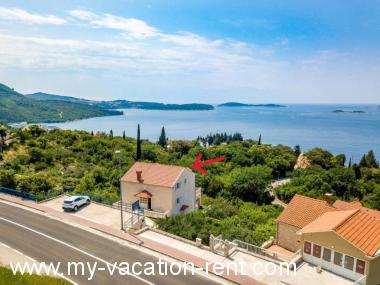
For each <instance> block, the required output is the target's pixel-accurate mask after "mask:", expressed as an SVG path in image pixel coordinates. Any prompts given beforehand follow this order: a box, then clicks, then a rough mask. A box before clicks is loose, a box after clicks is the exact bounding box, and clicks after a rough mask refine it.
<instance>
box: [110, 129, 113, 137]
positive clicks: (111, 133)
mask: <svg viewBox="0 0 380 285" xmlns="http://www.w3.org/2000/svg"><path fill="white" fill-rule="evenodd" d="M110 137H111V139H112V138H113V130H111V131H110Z"/></svg>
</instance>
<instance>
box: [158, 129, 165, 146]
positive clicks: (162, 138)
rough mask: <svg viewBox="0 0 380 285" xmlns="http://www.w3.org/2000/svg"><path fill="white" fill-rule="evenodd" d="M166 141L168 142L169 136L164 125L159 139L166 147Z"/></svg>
mask: <svg viewBox="0 0 380 285" xmlns="http://www.w3.org/2000/svg"><path fill="white" fill-rule="evenodd" d="M166 143H167V138H166V133H165V128H164V127H162V129H161V135H160V137H159V139H158V144H159V145H160V146H162V147H163V148H165V147H166Z"/></svg>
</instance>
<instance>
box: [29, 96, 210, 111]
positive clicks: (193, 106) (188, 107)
mask: <svg viewBox="0 0 380 285" xmlns="http://www.w3.org/2000/svg"><path fill="white" fill-rule="evenodd" d="M26 96H27V97H29V98H33V99H35V100H39V101H46V100H56V101H65V102H74V103H81V104H87V105H93V106H97V107H100V108H102V109H144V110H181V111H197V110H199V111H205V110H213V109H214V106H213V105H209V104H199V103H189V104H164V103H156V102H134V101H128V100H113V101H94V100H87V99H80V98H76V97H70V96H61V95H54V94H47V93H42V92H38V93H33V94H28V95H26Z"/></svg>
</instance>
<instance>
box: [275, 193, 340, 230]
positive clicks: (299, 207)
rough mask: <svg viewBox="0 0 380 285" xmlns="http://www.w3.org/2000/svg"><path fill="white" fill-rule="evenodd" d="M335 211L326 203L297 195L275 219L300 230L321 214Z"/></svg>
mask: <svg viewBox="0 0 380 285" xmlns="http://www.w3.org/2000/svg"><path fill="white" fill-rule="evenodd" d="M335 210H336V209H335V208H334V207H332V206H331V205H329V204H328V203H327V202H326V201H323V200H318V199H313V198H310V197H306V196H302V195H298V194H297V195H295V196H294V197H293V199H292V200H291V201H290V203H289V204H288V205H287V206H286V208H285V209H284V211H283V212H282V213H281V215H280V216H279V217H278V218H277V221H278V222H282V223H286V224H289V225H292V226H295V227H297V228H299V229H302V228H303V227H304V226H306V225H307V224H309V223H311V222H312V221H314V220H315V219H317V218H318V217H319V216H321V215H322V214H324V213H326V212H330V211H335Z"/></svg>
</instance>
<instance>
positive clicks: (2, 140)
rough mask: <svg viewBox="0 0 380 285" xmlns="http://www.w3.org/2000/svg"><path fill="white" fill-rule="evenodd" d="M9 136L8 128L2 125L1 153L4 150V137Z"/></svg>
mask: <svg viewBox="0 0 380 285" xmlns="http://www.w3.org/2000/svg"><path fill="white" fill-rule="evenodd" d="M6 136H7V128H6V127H4V126H1V125H0V153H1V152H3V147H4V144H5V143H4V139H5V137H6Z"/></svg>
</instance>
